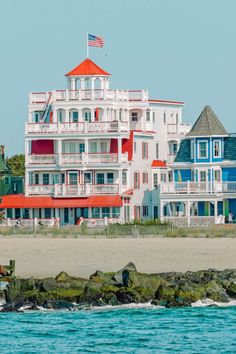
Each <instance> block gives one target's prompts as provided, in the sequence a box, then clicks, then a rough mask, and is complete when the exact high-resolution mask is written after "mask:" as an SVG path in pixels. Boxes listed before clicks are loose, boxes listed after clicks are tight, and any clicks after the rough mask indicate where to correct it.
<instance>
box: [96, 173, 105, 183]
mask: <svg viewBox="0 0 236 354" xmlns="http://www.w3.org/2000/svg"><path fill="white" fill-rule="evenodd" d="M96 177H97V184H104V173H97V176H96Z"/></svg>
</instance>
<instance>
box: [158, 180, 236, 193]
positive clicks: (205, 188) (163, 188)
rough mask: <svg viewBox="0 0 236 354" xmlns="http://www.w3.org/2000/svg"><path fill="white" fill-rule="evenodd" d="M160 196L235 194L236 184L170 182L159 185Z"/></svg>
mask: <svg viewBox="0 0 236 354" xmlns="http://www.w3.org/2000/svg"><path fill="white" fill-rule="evenodd" d="M159 190H160V193H162V194H212V193H236V182H170V183H160V187H159Z"/></svg>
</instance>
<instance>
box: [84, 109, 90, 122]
mask: <svg viewBox="0 0 236 354" xmlns="http://www.w3.org/2000/svg"><path fill="white" fill-rule="evenodd" d="M84 120H85V122H91V112H90V111H85V112H84Z"/></svg>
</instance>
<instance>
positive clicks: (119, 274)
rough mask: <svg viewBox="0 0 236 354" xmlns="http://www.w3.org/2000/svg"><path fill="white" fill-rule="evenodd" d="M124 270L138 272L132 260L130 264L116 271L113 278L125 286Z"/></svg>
mask: <svg viewBox="0 0 236 354" xmlns="http://www.w3.org/2000/svg"><path fill="white" fill-rule="evenodd" d="M124 271H128V272H130V271H133V272H137V269H136V267H135V264H134V263H132V262H129V263H128V264H126V266H125V267H123V268H121V269H120V270H118V272H116V273H115V274H114V276H113V279H114V280H115V282H116V283H118V284H120V285H122V286H123V276H122V274H123V272H124Z"/></svg>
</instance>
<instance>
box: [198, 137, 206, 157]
mask: <svg viewBox="0 0 236 354" xmlns="http://www.w3.org/2000/svg"><path fill="white" fill-rule="evenodd" d="M203 143H204V144H205V146H206V156H201V154H200V151H201V148H200V145H201V144H203ZM197 146H198V159H208V140H198V142H197Z"/></svg>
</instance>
